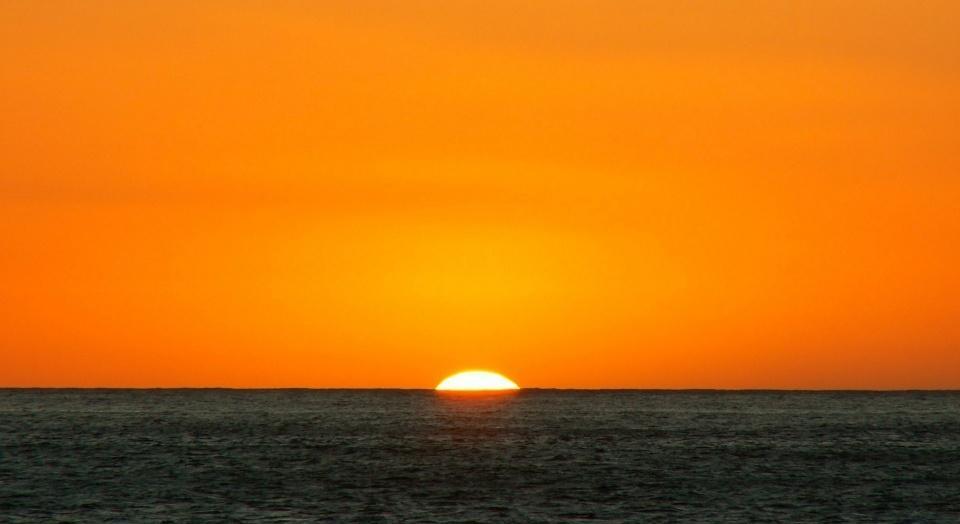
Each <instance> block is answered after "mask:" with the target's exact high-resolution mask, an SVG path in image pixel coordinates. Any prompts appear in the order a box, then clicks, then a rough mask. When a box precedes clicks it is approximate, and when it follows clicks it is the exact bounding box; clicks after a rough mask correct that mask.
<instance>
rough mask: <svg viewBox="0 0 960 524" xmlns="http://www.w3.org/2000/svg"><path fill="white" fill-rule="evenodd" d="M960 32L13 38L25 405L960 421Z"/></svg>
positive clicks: (183, 17)
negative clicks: (838, 398) (503, 399)
mask: <svg viewBox="0 0 960 524" xmlns="http://www.w3.org/2000/svg"><path fill="white" fill-rule="evenodd" d="M957 20H960V3H957V2H956V1H955V0H929V1H925V2H910V1H905V0H904V1H891V2H877V1H875V0H808V1H804V2H794V1H787V0H749V1H736V2H734V1H731V2H717V1H714V0H699V1H694V0H669V1H668V0H656V1H632V2H630V1H619V0H571V1H567V0H559V1H558V0H550V1H540V0H532V1H528V2H516V1H514V0H484V1H474V0H458V1H449V0H445V1H440V0H435V1H424V0H403V1H399V0H397V1H394V0H345V1H324V2H309V1H305V0H297V1H294V0H289V1H285V0H279V1H272V2H261V1H256V2H254V1H243V0H230V1H226V0H224V1H219V0H218V1H211V0H201V1H197V0H189V1H187V0H167V1H162V2H161V1H146V2H130V1H125V0H91V1H88V2H74V1H66V0H62V1H47V0H33V1H26V0H24V1H20V0H13V1H7V2H3V3H2V4H0V242H2V243H0V357H2V365H0V386H237V387H273V386H308V387H341V386H348V387H433V386H434V385H435V384H436V383H437V382H438V381H439V380H440V379H441V378H442V377H443V376H445V375H447V374H449V373H452V372H454V371H457V370H460V369H463V368H472V367H483V368H489V369H494V370H497V371H500V372H502V373H504V374H506V375H507V376H509V377H511V378H513V379H514V380H516V381H517V382H518V383H520V385H522V386H541V387H641V388H660V387H670V388H688V387H694V388H715V387H719V388H960V270H958V269H957V268H958V267H960V37H958V36H957Z"/></svg>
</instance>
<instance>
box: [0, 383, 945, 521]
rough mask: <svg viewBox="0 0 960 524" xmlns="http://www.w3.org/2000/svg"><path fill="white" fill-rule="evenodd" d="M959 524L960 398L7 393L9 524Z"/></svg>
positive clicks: (1, 481) (1, 454)
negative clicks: (335, 523) (560, 523)
mask: <svg viewBox="0 0 960 524" xmlns="http://www.w3.org/2000/svg"><path fill="white" fill-rule="evenodd" d="M319 521H331V522H332V521H353V522H555V521H565V522H594V521H601V522H604V521H605V522H704V523H715V522H787V523H801V522H869V523H875V522H949V523H960V393H957V392H904V393H866V392H815V393H814V392H709V391H704V392H694V391H680V392H662V391H661V392H651V391H563V390H556V391H555V390H523V391H520V392H518V393H514V394H505V395H504V394H502V395H492V396H490V395H487V396H483V395H480V396H477V395H474V396H469V395H451V394H438V393H435V392H433V391H409V390H407V391H400V390H269V391H249V390H0V522H3V523H8V522H9V523H17V522H98V523H99V522H198V523H206V522H319Z"/></svg>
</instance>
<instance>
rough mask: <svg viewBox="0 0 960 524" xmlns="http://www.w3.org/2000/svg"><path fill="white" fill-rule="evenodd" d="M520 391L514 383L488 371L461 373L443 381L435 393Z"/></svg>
mask: <svg viewBox="0 0 960 524" xmlns="http://www.w3.org/2000/svg"><path fill="white" fill-rule="evenodd" d="M509 389H520V386H518V385H517V383H516V382H514V381H512V380H510V379H508V378H507V377H505V376H503V375H501V374H499V373H492V372H490V371H463V372H461V373H457V374H455V375H451V376H449V377H447V378H445V379H443V381H442V382H440V384H438V385H437V391H503V390H509Z"/></svg>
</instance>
